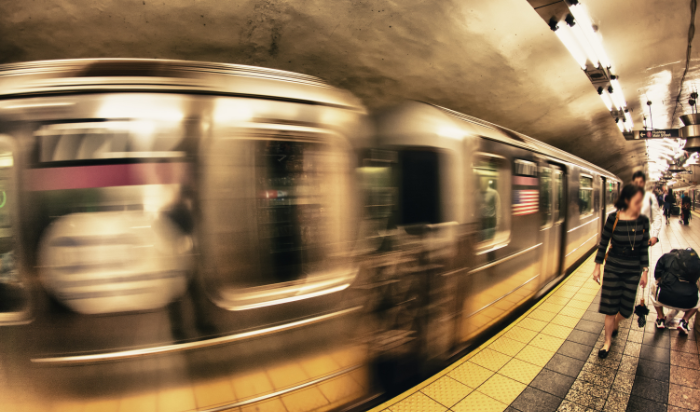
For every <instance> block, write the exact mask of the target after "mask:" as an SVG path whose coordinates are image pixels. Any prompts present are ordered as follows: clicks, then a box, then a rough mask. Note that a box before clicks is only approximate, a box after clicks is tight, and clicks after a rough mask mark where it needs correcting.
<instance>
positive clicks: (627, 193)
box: [615, 183, 644, 210]
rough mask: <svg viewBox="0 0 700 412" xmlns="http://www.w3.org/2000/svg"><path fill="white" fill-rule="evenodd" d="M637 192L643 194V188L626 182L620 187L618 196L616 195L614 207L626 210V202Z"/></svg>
mask: <svg viewBox="0 0 700 412" xmlns="http://www.w3.org/2000/svg"><path fill="white" fill-rule="evenodd" d="M637 193H642V194H644V189H642V188H641V187H638V186H637V185H635V184H633V183H628V184H626V185H625V187H623V188H622V191H621V192H620V196H618V198H617V200H616V201H615V208H616V209H617V210H627V202H628V201H629V200H631V199H632V198H633V197H634V196H635V195H636V194H637Z"/></svg>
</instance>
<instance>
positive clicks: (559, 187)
mask: <svg viewBox="0 0 700 412" xmlns="http://www.w3.org/2000/svg"><path fill="white" fill-rule="evenodd" d="M554 180H555V189H554V190H555V191H556V193H555V194H554V195H555V196H556V197H557V201H556V205H555V211H554V212H555V215H556V217H555V219H557V222H561V221H562V220H564V213H562V211H564V210H566V209H565V208H564V173H562V172H561V170H555V171H554Z"/></svg>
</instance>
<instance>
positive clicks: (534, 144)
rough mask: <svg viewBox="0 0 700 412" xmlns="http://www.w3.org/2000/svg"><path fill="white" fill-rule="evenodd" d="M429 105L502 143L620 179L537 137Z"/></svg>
mask: <svg viewBox="0 0 700 412" xmlns="http://www.w3.org/2000/svg"><path fill="white" fill-rule="evenodd" d="M427 104H428V105H430V106H433V107H435V108H437V109H439V110H441V111H443V112H446V113H447V114H449V115H451V116H453V117H456V118H457V119H459V120H462V121H466V122H469V123H471V124H472V127H474V126H475V127H477V128H480V129H482V131H483V133H482V134H483V135H484V136H485V137H488V138H491V139H496V140H500V141H503V142H504V143H508V144H511V145H514V146H520V147H523V148H527V149H529V150H532V151H535V152H538V153H541V154H544V155H548V156H551V157H554V158H558V159H561V160H564V161H566V162H569V163H573V164H577V165H579V166H583V167H586V168H588V169H591V170H592V171H595V172H597V173H600V174H601V175H604V176H607V177H612V178H615V179H617V180H620V178H619V177H617V176H616V175H614V174H613V173H610V172H609V171H607V170H605V169H603V168H602V167H599V166H596V165H594V164H593V163H590V162H588V161H586V160H583V159H581V158H580V157H577V156H574V155H572V154H571V153H568V152H565V151H564V150H561V149H558V148H556V147H554V146H552V145H549V144H547V143H544V142H542V141H539V140H537V139H534V138H532V137H530V136H527V135H524V134H522V133H519V132H516V131H513V130H510V129H508V128H505V127H502V126H498V125H496V124H493V123H490V122H487V121H485V120H481V119H478V118H476V117H473V116H469V115H466V114H463V113H460V112H456V111H454V110H451V109H447V108H445V107H442V106H438V105H435V104H430V103H427Z"/></svg>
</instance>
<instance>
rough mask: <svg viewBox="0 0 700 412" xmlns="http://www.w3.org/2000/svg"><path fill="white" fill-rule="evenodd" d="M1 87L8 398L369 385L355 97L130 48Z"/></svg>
mask: <svg viewBox="0 0 700 412" xmlns="http://www.w3.org/2000/svg"><path fill="white" fill-rule="evenodd" d="M0 95H1V96H0V98H1V100H0V135H1V136H2V140H1V141H0V146H1V147H0V157H1V160H0V170H1V173H2V180H1V182H2V185H3V186H2V189H3V192H2V193H3V200H2V206H1V207H0V213H1V215H2V224H3V226H2V229H1V230H2V235H3V242H2V247H3V249H2V250H1V251H0V253H3V255H2V265H3V277H2V289H1V293H2V294H1V295H0V302H3V313H2V314H1V315H0V320H1V321H2V324H3V326H0V329H1V330H0V333H1V334H2V338H1V339H2V355H3V358H2V370H3V371H4V373H5V375H6V376H5V379H6V380H5V381H3V382H7V385H5V384H3V385H2V389H0V391H2V393H1V394H0V398H1V399H0V403H1V404H3V407H2V409H3V411H10V410H34V409H36V410H46V409H47V405H49V404H51V403H55V404H56V405H58V406H56V407H61V405H64V404H66V403H68V404H70V402H73V405H75V402H80V403H81V405H88V406H89V405H91V402H92V403H95V402H97V404H98V405H102V406H100V407H99V409H101V410H107V409H114V410H133V409H136V408H137V407H140V408H144V409H156V408H157V409H158V410H159V411H175V410H194V409H198V410H209V411H214V410H224V409H225V410H229V409H230V410H234V409H236V408H238V407H253V408H259V407H261V408H265V407H268V408H269V407H272V408H277V407H282V408H284V406H281V405H283V404H285V405H287V408H292V407H293V406H292V405H290V403H292V404H294V403H295V402H299V399H302V400H305V399H307V398H310V399H313V402H312V404H313V405H315V406H324V407H328V408H332V407H339V406H342V405H346V404H351V403H353V402H356V401H357V400H359V399H364V398H365V397H366V395H367V393H368V391H369V385H368V379H369V376H368V369H367V367H366V365H367V364H368V361H367V359H366V351H363V350H362V347H361V346H360V345H359V344H358V342H359V341H358V340H357V339H353V336H354V331H355V330H356V327H355V326H354V325H355V322H356V318H357V317H358V316H360V315H361V311H360V309H361V307H360V306H357V305H355V306H353V305H354V304H356V302H355V301H353V299H350V298H349V297H348V296H349V294H350V293H353V291H351V290H349V286H350V285H351V284H352V283H353V281H354V279H355V278H356V277H357V274H358V269H357V265H356V264H355V262H354V258H353V257H352V253H351V252H352V250H353V245H354V239H356V233H355V232H356V231H357V222H358V210H359V209H358V207H357V203H356V202H353V199H355V198H356V196H354V195H353V193H354V180H355V179H354V170H355V163H354V162H355V159H356V156H355V149H354V147H355V146H360V145H363V146H364V145H366V143H362V144H360V142H361V141H362V139H363V137H364V136H366V135H367V132H368V130H369V129H368V128H367V122H366V116H365V109H364V108H363V107H362V106H361V105H360V104H359V102H358V101H357V99H355V98H354V97H353V96H351V95H350V94H349V93H347V92H345V91H343V90H339V89H336V88H334V87H331V86H329V85H327V84H326V83H324V82H323V81H321V80H319V79H317V78H314V77H311V76H306V75H301V74H295V73H288V72H283V71H278V70H269V69H262V68H255V67H247V66H235V65H226V64H214V63H211V64H210V63H197V62H183V61H155V60H120V59H114V60H111V59H107V60H67V61H45V62H35V63H26V64H16V65H6V66H3V67H2V68H1V69H0ZM8 254H13V255H14V262H15V263H14V265H15V266H13V268H12V270H10V271H9V272H7V271H5V270H4V268H5V264H6V262H8V264H9V262H10V261H12V259H11V257H10V256H8ZM100 402H102V403H103V404H100ZM105 402H106V404H104V403H105ZM261 405H262V406H261ZM73 410H74V409H73Z"/></svg>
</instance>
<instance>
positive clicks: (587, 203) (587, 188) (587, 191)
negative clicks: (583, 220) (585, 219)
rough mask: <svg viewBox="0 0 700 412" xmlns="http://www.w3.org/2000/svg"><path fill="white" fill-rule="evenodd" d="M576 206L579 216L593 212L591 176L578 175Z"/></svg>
mask: <svg viewBox="0 0 700 412" xmlns="http://www.w3.org/2000/svg"><path fill="white" fill-rule="evenodd" d="M578 207H579V214H580V215H581V216H586V215H589V214H591V213H593V178H592V177H590V176H584V175H582V176H581V177H579V190H578Z"/></svg>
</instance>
